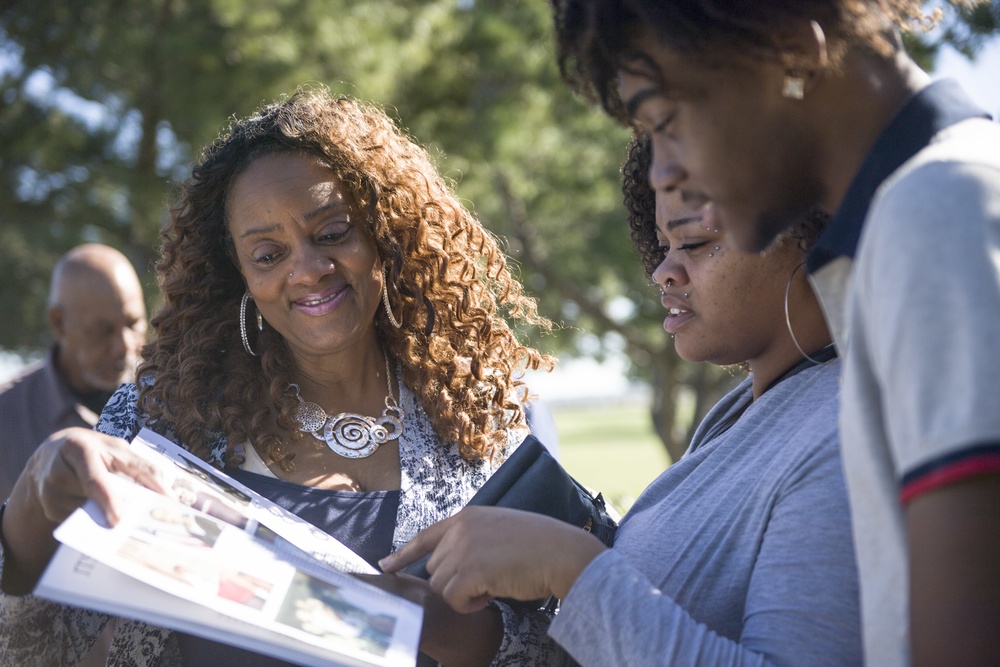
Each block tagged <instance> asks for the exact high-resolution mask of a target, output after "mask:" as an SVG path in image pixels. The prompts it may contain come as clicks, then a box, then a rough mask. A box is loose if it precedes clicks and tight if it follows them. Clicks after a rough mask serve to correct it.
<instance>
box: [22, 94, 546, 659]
mask: <svg viewBox="0 0 1000 667" xmlns="http://www.w3.org/2000/svg"><path fill="white" fill-rule="evenodd" d="M161 237H162V248H161V256H160V259H159V261H158V263H157V266H156V268H157V274H158V279H159V284H160V288H161V291H162V295H163V305H162V307H161V308H160V310H159V312H158V313H157V314H156V315H155V317H154V318H153V319H152V322H151V324H152V327H153V330H154V331H155V337H154V338H153V340H152V342H151V343H149V344H148V345H147V346H146V347H145V349H144V351H143V357H144V359H145V361H144V362H143V363H142V364H141V366H140V368H139V371H138V376H137V377H138V378H139V379H138V381H137V384H134V385H133V384H129V385H123V386H122V387H121V388H120V389H119V390H118V392H117V393H116V394H115V395H114V397H113V398H112V400H111V401H110V402H109V403H108V406H107V408H106V409H105V411H104V414H103V415H102V417H101V421H100V423H99V424H98V427H97V428H98V430H99V431H101V432H103V433H104V434H107V435H110V436H117V437H118V438H122V439H124V440H130V439H131V438H133V437H134V436H135V435H136V433H137V432H138V431H139V429H140V428H142V427H143V426H148V427H150V428H152V429H154V430H156V431H158V432H160V433H162V434H164V435H166V436H167V437H169V438H171V439H172V440H174V441H176V442H177V443H179V444H181V445H182V446H183V447H185V448H187V449H188V450H190V451H191V452H193V453H194V454H196V455H198V456H199V457H201V458H203V459H205V460H206V461H209V462H211V463H213V464H216V465H218V466H223V467H225V468H226V470H227V472H229V473H230V474H231V475H232V476H233V477H235V478H237V479H238V480H239V481H241V482H243V483H244V484H246V485H247V486H249V487H251V488H253V489H255V490H256V491H258V492H259V493H261V494H262V495H264V496H265V497H268V498H270V499H272V500H273V501H274V502H276V503H278V504H280V505H282V506H284V507H285V508H286V509H289V510H290V511H293V512H294V513H296V514H298V515H299V516H300V517H302V518H304V519H306V520H308V521H311V522H312V523H314V524H315V525H317V526H319V527H321V528H322V529H324V530H325V531H327V532H329V533H330V534H331V535H333V536H334V537H336V538H337V539H339V540H340V541H341V542H343V543H345V544H347V545H348V546H350V547H351V548H352V549H353V550H354V551H355V552H357V553H358V554H359V555H361V556H362V557H363V558H365V559H366V560H367V561H369V562H370V563H372V564H374V563H376V562H377V561H378V560H379V559H380V558H382V557H384V556H386V555H387V554H389V553H391V552H392V551H393V550H395V549H397V548H399V547H400V546H401V545H403V544H404V543H406V542H407V541H408V540H409V539H411V538H412V537H413V536H414V535H416V534H417V532H418V531H419V530H421V529H422V528H424V527H426V526H428V525H430V524H432V523H434V522H435V521H437V520H439V519H442V518H444V517H447V516H449V515H451V514H453V513H455V512H456V511H458V510H459V509H460V508H461V507H462V506H464V505H465V504H466V503H467V501H468V500H469V499H470V498H471V497H472V496H473V494H474V493H475V492H476V491H477V490H478V489H479V487H480V486H482V484H483V483H484V482H485V481H486V480H487V479H488V478H489V477H490V475H491V474H492V473H493V471H494V470H496V468H497V467H498V466H499V465H500V464H501V463H502V462H503V460H504V459H505V458H506V457H507V456H508V455H509V454H510V453H511V452H512V451H514V449H515V448H516V447H517V446H518V445H519V444H520V443H521V441H522V440H523V438H524V436H525V435H527V428H526V426H525V417H524V410H523V407H522V406H523V403H524V402H525V401H526V400H527V387H526V386H525V385H524V384H523V382H522V381H521V380H520V379H519V378H520V377H521V374H522V373H523V371H524V370H526V369H538V368H549V367H551V365H552V360H551V358H549V357H548V356H546V355H544V354H541V353H540V352H538V351H537V350H535V349H532V348H530V347H526V346H525V345H522V344H521V343H519V342H518V340H517V337H516V336H515V334H514V332H513V330H512V329H511V326H510V325H509V324H508V320H510V321H513V322H516V323H519V324H520V325H538V326H542V327H545V326H547V325H548V323H547V321H546V320H544V318H541V317H540V316H538V314H537V312H536V310H535V304H534V301H533V300H532V299H530V298H528V297H527V296H526V295H525V294H524V293H523V291H522V288H521V285H520V283H519V282H518V281H517V279H516V278H515V277H514V276H513V275H512V274H511V272H510V270H509V269H508V266H507V264H506V260H505V257H504V254H503V252H502V251H501V249H500V247H499V244H498V242H497V240H496V239H495V238H494V237H493V236H492V235H491V234H490V233H489V232H488V231H487V230H486V229H485V228H484V227H483V226H482V225H481V223H480V222H479V221H478V220H476V219H475V218H474V217H473V216H472V215H471V214H470V213H469V211H467V210H466V209H465V208H464V207H463V206H462V205H461V204H460V203H459V201H458V199H457V198H456V196H455V194H454V193H453V192H452V190H451V189H450V187H449V185H448V184H447V183H446V182H445V180H444V179H443V178H442V177H441V176H440V174H439V173H438V172H437V170H436V168H435V167H434V165H433V163H432V162H431V160H430V158H429V156H428V155H427V153H426V151H424V149H422V148H421V147H420V146H418V145H417V144H415V143H414V142H413V141H412V140H410V139H409V138H408V137H407V136H406V135H405V134H404V133H402V132H401V131H400V130H399V128H397V127H396V125H395V124H394V123H393V122H392V121H391V120H390V119H389V118H388V117H387V116H386V115H385V113H384V112H383V111H382V110H381V109H378V108H377V107H375V106H372V105H369V104H365V103H362V102H358V101H355V100H350V99H345V98H335V97H333V96H331V95H330V94H328V93H327V92H325V91H323V90H319V91H300V92H298V93H296V94H294V95H292V96H291V97H289V98H288V99H286V100H284V101H281V102H278V103H275V104H270V105H267V106H264V107H263V108H261V109H260V110H259V111H258V112H257V113H255V114H254V115H252V116H250V117H248V118H246V119H244V120H239V121H236V122H234V123H233V124H232V126H231V127H230V128H229V129H228V131H226V132H225V133H224V134H223V135H222V136H220V137H219V138H218V139H217V140H216V141H215V142H214V143H212V144H211V145H210V146H208V147H207V148H206V149H205V151H204V153H203V155H202V156H201V158H200V159H199V161H198V162H197V163H196V164H195V166H194V168H193V170H192V174H191V177H190V178H189V179H188V180H187V181H186V182H185V183H184V184H183V185H182V187H181V189H180V191H179V196H178V198H177V201H176V203H174V204H173V205H172V206H171V208H170V220H169V222H168V224H167V225H166V226H165V227H164V229H163V230H162V232H161ZM85 440H86V439H84V438H82V437H74V438H70V439H69V444H67V443H66V441H63V443H62V444H61V445H58V444H51V443H50V444H49V445H48V446H47V447H46V446H43V449H45V450H47V451H48V452H49V454H48V457H49V458H48V459H47V460H49V461H52V460H53V459H56V460H61V459H66V458H67V457H75V456H79V457H82V458H83V459H84V460H86V461H87V463H86V464H80V465H79V466H78V467H74V468H72V469H71V470H72V472H73V473H74V474H75V479H74V476H73V475H67V471H66V470H65V468H64V467H60V466H59V465H58V464H57V465H54V466H53V465H49V466H43V465H41V464H39V465H37V466H35V467H34V468H32V467H30V466H29V470H28V472H27V473H26V474H25V476H26V477H27V478H28V479H27V480H26V481H25V482H24V484H23V485H22V486H23V487H24V490H23V492H22V498H21V500H23V501H24V502H21V500H19V501H18V502H15V503H11V506H10V509H9V511H8V513H7V525H5V526H4V538H5V542H4V546H5V563H4V564H5V565H6V569H5V571H4V573H3V574H4V581H7V580H8V578H9V577H10V578H15V579H16V580H18V581H21V582H22V583H26V582H32V581H34V580H36V579H37V577H38V576H39V575H40V574H41V570H42V568H43V567H44V564H45V562H46V561H47V560H48V555H46V554H45V552H46V550H47V552H48V554H49V555H50V554H51V550H52V549H54V542H53V541H52V537H51V528H52V522H51V520H50V521H45V522H35V523H30V522H27V521H23V520H22V518H23V517H25V516H27V515H28V514H30V513H31V512H33V511H34V512H39V513H40V510H39V509H38V508H40V507H53V506H55V505H60V510H59V512H58V513H59V514H64V513H68V511H69V510H70V509H71V506H76V505H79V503H80V502H82V500H83V498H84V497H85V496H86V495H93V491H92V490H90V491H89V492H85V491H83V490H81V485H82V484H83V483H84V482H83V480H86V479H87V478H88V477H90V476H96V475H97V473H98V472H100V469H102V466H103V467H104V468H106V466H107V465H109V464H106V463H104V461H105V460H107V457H109V456H111V455H110V454H107V453H106V452H107V451H108V450H109V448H110V447H112V445H109V444H108V442H107V441H106V440H104V441H101V440H93V441H85ZM115 442H117V443H118V444H117V445H114V451H116V452H117V451H118V449H119V447H118V445H120V441H115ZM81 443H82V444H81ZM112 444H114V443H112ZM67 452H69V454H67ZM114 456H121V457H122V459H123V460H128V459H127V455H125V454H124V453H120V452H119V453H117V454H115V455H114ZM95 457H97V458H96V459H95ZM95 461H96V462H97V463H95ZM94 465H97V466H98V468H99V470H98V471H97V472H95V471H94V470H93V469H92V466H94ZM122 465H124V464H116V466H119V467H121V466H122ZM53 468H55V469H56V470H55V472H53ZM57 473H58V474H57ZM60 475H61V476H60ZM137 476H139V477H141V473H138V474H137ZM67 477H69V478H70V479H73V481H74V483H73V484H66V483H65V482H66V479H67ZM57 478H58V479H57ZM57 481H59V482H63V484H62V485H59V486H57V485H56V482H57ZM15 495H17V494H15ZM98 495H100V494H98ZM53 518H54V517H52V516H49V519H53ZM45 530H48V534H47V535H44V534H42V533H43V532H44V531H45ZM17 545H22V548H20V549H19V548H18V546H17ZM25 545H28V546H25ZM29 564H30V565H29ZM408 585H410V586H411V587H412V586H416V587H417V590H416V592H415V593H413V594H414V595H417V596H419V597H420V598H421V600H422V601H423V602H424V603H425V604H426V605H428V613H427V615H426V617H425V630H424V635H423V640H422V644H421V650H422V651H424V652H425V653H426V654H427V655H426V656H423V655H422V656H421V664H423V663H424V662H427V661H431V658H430V657H429V656H433V661H440V662H443V663H446V664H449V665H451V664H458V665H463V664H489V663H490V662H491V661H494V662H495V663H497V664H523V661H524V660H525V659H531V660H543V659H544V654H540V655H534V656H527V658H526V656H525V655H524V654H523V653H520V652H519V650H518V649H517V647H518V645H519V639H518V637H519V635H520V634H522V633H523V632H524V631H525V628H528V627H531V626H532V624H534V623H542V622H547V620H548V617H549V615H550V614H549V613H548V612H544V611H539V612H534V613H525V612H521V611H515V610H514V609H512V608H511V607H508V606H506V605H503V604H502V603H497V604H496V605H494V606H491V607H490V609H488V610H486V611H485V612H484V613H481V614H477V615H473V616H466V615H457V614H455V613H454V612H451V611H450V610H449V609H448V607H447V606H446V605H443V604H437V603H435V602H434V600H433V599H432V598H434V596H433V595H432V594H431V593H430V592H429V589H427V587H426V584H423V582H419V581H417V580H414V581H413V582H410V583H409V584H408ZM28 586H29V590H30V584H28ZM410 590H411V591H412V588H411V589H410ZM5 591H6V592H11V593H14V592H21V593H23V592H25V591H24V586H22V587H20V588H19V589H18V590H8V588H7V587H5ZM4 598H5V601H6V603H5V604H4V605H3V609H4V610H5V611H4V618H6V617H7V614H6V610H7V609H13V608H17V609H18V610H19V612H20V614H21V620H19V621H18V623H17V625H16V626H14V625H10V626H5V627H7V628H14V629H16V630H17V631H18V632H21V633H22V636H24V637H28V639H27V640H26V641H23V642H21V645H23V646H24V650H26V651H29V652H30V655H31V658H32V660H34V661H36V662H37V661H39V660H41V661H43V662H44V660H43V659H42V658H39V656H40V655H42V656H44V655H49V654H51V655H52V656H53V660H54V661H56V662H57V661H58V660H59V658H58V657H56V656H57V655H60V656H65V655H75V654H77V653H82V650H83V649H86V642H87V641H88V640H93V637H94V636H95V635H96V631H97V630H98V629H100V628H101V627H102V626H103V625H104V624H105V622H106V621H107V617H106V616H103V615H100V614H97V613H95V612H86V611H83V610H78V609H75V610H74V609H65V608H59V607H58V606H56V605H54V604H52V603H48V602H43V601H41V600H37V599H32V598H30V597H28V598H24V599H21V600H19V601H17V603H16V604H15V603H12V602H11V598H10V596H4ZM435 604H437V606H438V607H439V609H438V611H437V612H434V611H433V610H432V609H433V607H434V605H435ZM535 616H537V619H536V618H535ZM25 619H27V620H25ZM116 622H117V627H116V630H115V634H114V637H113V648H112V652H111V655H112V664H115V665H131V664H148V663H145V662H142V660H149V659H150V656H153V658H152V660H153V662H155V664H158V665H196V664H197V665H203V664H219V665H222V664H236V663H237V662H238V663H239V664H261V665H263V664H267V665H272V664H273V665H278V664H285V663H284V662H281V661H277V660H273V659H265V658H263V657H261V656H254V655H250V654H248V653H246V652H245V651H242V650H240V649H237V648H234V647H229V646H223V645H221V644H216V643H214V642H210V641H208V640H206V639H202V638H198V637H193V636H189V635H186V634H183V633H174V632H169V631H166V630H162V629H159V628H153V627H150V626H147V625H144V624H142V623H138V622H135V621H129V620H124V619H117V621H116ZM59 628H63V629H67V632H69V629H72V632H71V633H70V634H69V635H66V636H69V637H70V639H67V640H66V641H65V642H51V641H47V640H46V639H45V637H47V636H49V637H50V636H53V635H54V634H55V635H57V636H64V635H58V632H57V630H58V629H59ZM7 631H13V630H5V632H7ZM32 638H33V639H32ZM35 640H37V641H35ZM25 655H27V654H25ZM140 656H142V658H141V659H140ZM12 657H13V656H12ZM248 661H250V662H248ZM53 664H55V662H53Z"/></svg>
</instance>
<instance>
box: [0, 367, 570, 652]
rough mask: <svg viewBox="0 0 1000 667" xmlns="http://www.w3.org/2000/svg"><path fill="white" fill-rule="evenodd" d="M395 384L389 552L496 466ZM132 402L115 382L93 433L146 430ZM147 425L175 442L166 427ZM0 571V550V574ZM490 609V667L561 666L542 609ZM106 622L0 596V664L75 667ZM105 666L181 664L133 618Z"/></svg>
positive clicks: (216, 457) (221, 444)
mask: <svg viewBox="0 0 1000 667" xmlns="http://www.w3.org/2000/svg"><path fill="white" fill-rule="evenodd" d="M399 386H400V401H399V403H400V407H402V408H403V410H404V411H405V413H406V429H405V432H404V433H403V435H402V437H401V438H400V441H399V456H400V467H401V475H400V498H399V508H398V511H397V517H396V526H395V530H394V533H393V539H392V549H393V551H395V550H396V549H399V548H400V547H401V546H402V545H404V544H406V542H408V541H409V540H411V539H412V538H413V537H414V536H415V535H416V534H417V533H418V532H419V531H421V530H422V529H424V528H426V527H427V526H430V525H431V524H433V523H435V522H437V521H440V520H441V519H444V518H446V517H448V516H451V515H452V514H454V513H456V512H457V511H458V510H460V509H461V508H462V507H463V506H464V505H465V504H466V503H467V502H468V500H469V499H470V498H471V497H472V496H473V495H474V494H475V492H476V490H477V489H478V488H479V487H480V486H482V485H483V483H484V482H485V481H486V480H487V479H488V478H489V476H490V475H491V474H493V472H494V470H495V469H496V465H494V464H491V463H490V462H488V461H474V462H470V461H467V460H465V459H463V458H462V457H461V456H460V455H459V453H458V447H457V445H455V444H454V443H449V444H445V443H442V442H441V440H440V439H439V438H438V437H437V434H436V433H435V432H434V428H433V426H432V425H431V421H430V418H429V417H428V416H427V413H426V412H425V411H424V409H423V408H422V406H420V404H419V403H418V402H417V400H416V397H415V395H414V394H413V393H412V392H411V391H410V390H409V389H407V388H406V387H405V386H404V385H403V383H402V381H400V383H399ZM137 398H138V388H137V387H136V385H134V384H126V385H123V386H122V387H121V388H120V389H119V390H118V391H117V392H115V394H114V396H112V398H111V400H110V401H109V402H108V404H107V406H106V407H105V409H104V412H103V414H102V415H101V419H100V421H99V422H98V424H97V426H96V429H97V430H98V431H101V432H103V433H107V434H109V435H114V436H118V437H120V438H123V439H125V440H132V438H134V437H135V435H136V434H137V433H138V432H139V430H140V429H141V428H143V427H144V426H147V423H146V422H147V417H146V415H145V414H144V413H141V412H139V411H138V409H137V407H136V401H137ZM148 426H149V427H150V428H151V429H153V430H155V431H157V432H159V433H161V434H162V435H164V436H165V437H167V438H170V439H172V440H174V441H176V436H175V434H174V433H173V429H171V428H170V426H169V425H167V424H162V423H156V424H148ZM525 434H526V431H524V430H520V429H512V430H511V431H510V432H509V433H508V441H509V450H508V452H507V453H508V454H509V453H510V452H512V451H513V450H514V448H516V447H517V445H518V444H519V443H520V442H521V440H522V439H523V437H524V435H525ZM213 436H214V443H213V445H212V447H211V455H210V462H212V463H214V464H217V465H220V466H221V465H222V460H223V456H224V454H225V449H226V438H225V435H224V434H223V433H221V432H220V433H216V434H213ZM2 568H3V551H2V547H0V574H2ZM496 604H497V606H498V607H499V608H500V610H501V612H502V614H503V618H504V630H505V632H504V639H503V642H502V643H501V646H500V650H499V651H498V653H497V657H496V659H495V660H494V665H510V666H514V667H516V666H522V665H524V666H527V665H551V664H561V662H562V652H561V650H559V649H558V648H557V647H556V646H555V644H554V643H553V642H551V640H549V639H548V638H547V637H546V630H547V628H548V624H549V621H550V615H549V614H548V613H547V612H543V611H539V612H532V613H528V614H519V613H515V612H514V611H513V610H511V609H510V608H508V607H506V606H505V605H503V604H501V603H496ZM107 620H108V616H107V615H105V614H101V613H98V612H93V611H88V610H83V609H78V608H75V607H68V606H63V605H58V604H55V603H52V602H48V601H46V600H42V599H41V598H37V597H34V596H31V595H28V596H23V597H22V596H12V595H5V594H0V664H2V665H18V667H28V666H32V665H38V666H39V667H41V666H45V667H50V666H51V667H54V666H57V665H66V666H70V665H75V664H76V662H77V661H78V660H79V658H80V657H81V656H83V655H84V654H85V653H86V652H87V650H88V649H89V648H90V646H91V645H92V644H93V641H94V639H95V638H96V637H97V635H98V633H99V632H100V630H101V628H102V627H103V626H104V624H105V623H106V622H107ZM108 664H109V665H112V666H113V667H144V666H150V667H154V666H155V667H179V666H180V665H181V664H182V662H181V657H180V653H179V651H178V648H177V642H176V638H175V637H174V635H173V632H172V631H170V630H167V629H164V628H160V627H156V626H152V625H149V624H146V623H142V622H140V621H134V620H128V619H118V622H117V628H116V631H115V635H114V639H113V642H112V649H111V657H110V659H109V662H108Z"/></svg>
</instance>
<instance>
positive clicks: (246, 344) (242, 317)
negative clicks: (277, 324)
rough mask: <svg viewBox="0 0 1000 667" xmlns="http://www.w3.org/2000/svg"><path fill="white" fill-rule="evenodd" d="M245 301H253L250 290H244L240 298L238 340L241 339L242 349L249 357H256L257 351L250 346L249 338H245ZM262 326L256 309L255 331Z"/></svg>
mask: <svg viewBox="0 0 1000 667" xmlns="http://www.w3.org/2000/svg"><path fill="white" fill-rule="evenodd" d="M247 301H253V297H251V296H250V292H246V293H245V294H244V295H243V299H241V300H240V340H242V341H243V349H244V350H246V351H247V354H249V355H250V356H251V357H256V356H257V353H256V352H254V351H253V350H252V349H251V348H250V340H249V339H248V338H247ZM263 328H264V321H263V319H262V318H261V316H260V311H259V310H258V311H257V331H260V330H262V329H263Z"/></svg>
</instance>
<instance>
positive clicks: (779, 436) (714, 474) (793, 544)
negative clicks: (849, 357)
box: [549, 360, 861, 667]
mask: <svg viewBox="0 0 1000 667" xmlns="http://www.w3.org/2000/svg"><path fill="white" fill-rule="evenodd" d="M839 372H840V364H839V362H837V361H836V360H834V361H831V362H828V363H826V364H824V365H821V366H813V367H809V368H805V369H803V370H801V371H800V372H798V373H796V374H794V375H792V376H790V377H788V378H786V379H784V380H782V381H781V382H779V383H778V384H777V385H775V386H774V387H772V388H771V389H769V390H768V391H767V392H765V393H764V394H763V395H762V396H761V397H760V398H759V399H758V400H756V401H753V402H751V386H750V380H749V379H748V380H746V381H745V382H743V383H742V384H741V385H740V386H739V387H737V388H736V389H735V390H734V391H733V392H731V393H730V394H729V395H728V396H726V397H725V398H724V399H723V400H722V401H720V402H719V404H718V405H717V406H716V407H715V408H713V410H712V412H710V413H709V415H708V417H706V419H705V421H704V422H703V423H702V424H701V425H700V426H699V428H698V432H697V433H696V434H695V437H694V439H693V441H692V446H691V448H690V449H689V451H688V453H687V454H685V456H684V457H683V458H681V460H680V461H678V462H677V463H675V464H674V465H673V466H671V467H670V468H668V469H667V470H666V472H664V473H663V474H662V475H660V477H659V478H658V479H656V480H655V481H654V482H653V483H652V484H651V485H650V486H649V488H648V489H646V491H645V492H644V493H643V494H642V495H641V496H640V497H639V499H638V500H637V501H636V503H635V505H634V506H633V507H632V509H631V510H630V511H629V512H628V514H627V515H626V516H625V517H624V518H623V520H622V522H621V525H620V527H619V530H618V535H617V538H616V541H615V547H614V549H611V550H608V551H607V552H605V553H603V554H601V555H600V556H599V557H598V558H596V559H595V560H594V561H593V562H592V563H591V564H590V565H589V566H588V567H587V568H586V569H585V570H584V572H583V573H582V574H581V575H580V577H579V579H577V581H576V583H575V584H574V586H573V588H572V590H571V591H570V593H569V595H567V597H566V599H565V600H564V601H563V604H562V607H561V609H560V611H559V614H558V616H557V617H556V619H555V620H554V621H553V623H552V626H551V628H550V631H549V633H550V635H551V636H552V637H553V638H554V639H555V640H556V641H557V642H559V643H560V644H561V645H562V646H563V647H565V648H566V649H567V651H568V652H569V653H570V654H571V655H572V656H573V658H574V659H576V660H577V661H579V662H580V663H581V664H583V665H592V666H595V667H596V666H600V667H610V666H624V665H642V666H644V667H645V666H648V665H659V664H672V665H765V664H770V665H789V666H795V667H801V666H802V665H810V666H815V665H831V667H833V666H836V667H843V666H844V665H857V664H861V627H860V625H861V621H860V613H859V601H858V575H857V568H856V566H855V560H854V551H853V546H852V540H851V523H850V515H849V510H848V506H847V492H846V489H845V486H844V480H843V473H842V468H841V463H840V457H839V447H838V442H839V440H838V437H837V408H838V400H837V393H838V375H839ZM729 424H731V425H729ZM727 425H729V426H728V428H726V426H727ZM720 431H721V433H720Z"/></svg>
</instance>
